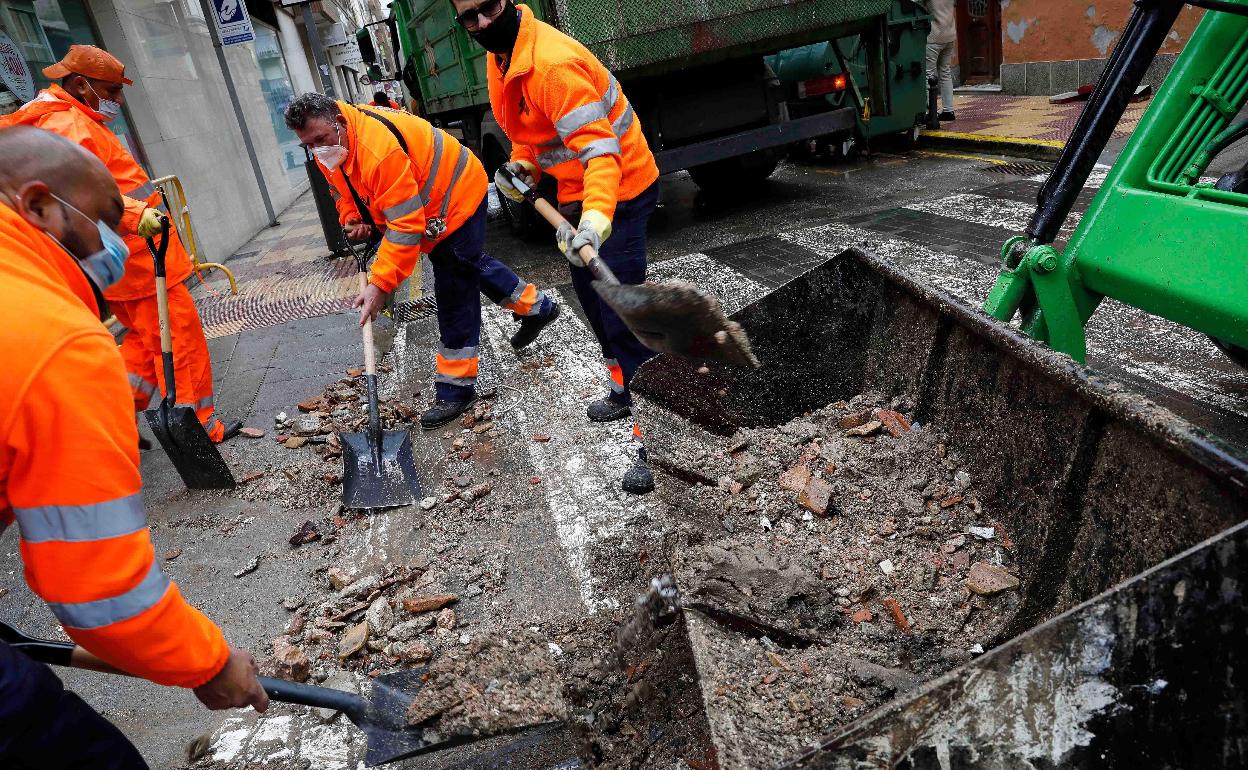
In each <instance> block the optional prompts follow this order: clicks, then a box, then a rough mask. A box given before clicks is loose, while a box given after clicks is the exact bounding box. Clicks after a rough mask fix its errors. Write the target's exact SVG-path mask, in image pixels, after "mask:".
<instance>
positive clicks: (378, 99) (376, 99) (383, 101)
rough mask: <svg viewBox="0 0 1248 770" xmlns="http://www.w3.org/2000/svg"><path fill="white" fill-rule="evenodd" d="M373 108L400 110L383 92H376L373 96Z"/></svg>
mask: <svg viewBox="0 0 1248 770" xmlns="http://www.w3.org/2000/svg"><path fill="white" fill-rule="evenodd" d="M372 106H373V107H389V108H390V109H392V110H401V109H403V108H402V107H400V106H399V103H398V102H396V101H394V100H393V99H391V98H390V96H389V95H388V94H387V93H386V92H385V91H377V92H376V93H374V94H373V102H372Z"/></svg>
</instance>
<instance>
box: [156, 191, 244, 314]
mask: <svg viewBox="0 0 1248 770" xmlns="http://www.w3.org/2000/svg"><path fill="white" fill-rule="evenodd" d="M152 184H153V185H155V186H156V187H157V188H158V189H159V190H160V191H161V192H162V193H163V194H164V196H165V202H166V204H167V205H168V207H169V215H170V217H171V218H172V221H173V226H174V228H175V229H176V230H177V231H178V237H179V238H181V239H182V246H183V247H185V248H186V253H187V254H190V255H191V264H192V265H193V266H194V268H195V272H196V273H202V272H203V271H205V270H220V271H221V272H223V273H225V277H226V278H228V279H230V293H231V294H238V281H236V280H234V273H233V271H231V270H230V269H229V268H228V267H226V266H225V265H222V264H221V263H219V262H208V261H206V260H205V259H204V256H203V253H202V252H201V251H200V247H199V241H198V240H196V238H195V226H194V224H192V222H191V209H190V206H189V205H187V202H186V191H185V190H183V189H182V182H181V181H179V180H178V177H177V176H175V175H172V174H171V175H169V176H162V177H160V178H159V179H153V180H152ZM200 278H201V279H202V278H203V276H202V275H201V276H200Z"/></svg>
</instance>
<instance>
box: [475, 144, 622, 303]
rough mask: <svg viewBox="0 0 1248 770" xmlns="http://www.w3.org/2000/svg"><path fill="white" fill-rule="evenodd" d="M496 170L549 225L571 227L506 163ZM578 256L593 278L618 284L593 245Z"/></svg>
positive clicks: (610, 283)
mask: <svg viewBox="0 0 1248 770" xmlns="http://www.w3.org/2000/svg"><path fill="white" fill-rule="evenodd" d="M498 171H499V173H501V174H502V175H503V178H504V179H506V180H507V181H508V182H509V183H510V184H511V186H512V187H514V188H516V190H518V191H519V192H520V194H521V195H523V196H524V199H525V200H526V201H528V202H529V203H531V204H533V208H535V209H537V213H539V214H541V215H542V218H543V219H545V220H546V221H547V222H549V223H550V225H551V227H553V228H555V229H556V230H558V229H559V228H560V227H563V226H564V225H568V226H569V227H571V224H570V223H569V222H568V220H567V219H564V217H563V215H562V214H560V213H559V209H557V208H555V207H554V206H552V205H550V201H548V200H546V199H545V198H543V197H542V196H540V195H538V194H537V190H534V189H533V188H532V187H529V186H528V185H527V184H525V183H524V180H523V179H521V178H520V177H518V176H516V175H515V174H513V173H511V169H509V168H507V166H506V164H504V165H502V166H499V167H498ZM580 257H581V261H582V262H584V263H585V267H587V268H589V272H590V273H592V274H593V276H594V279H595V280H598V281H602V282H603V283H605V284H608V285H610V286H619V285H620V280H619V279H618V278H616V277H615V273H613V272H611V268H609V267H607V263H606V262H603V261H602V259H601V258H600V257H599V256H598V252H597V251H595V250H594V247H593V246H589V245H585V246H582V247H581V250H580Z"/></svg>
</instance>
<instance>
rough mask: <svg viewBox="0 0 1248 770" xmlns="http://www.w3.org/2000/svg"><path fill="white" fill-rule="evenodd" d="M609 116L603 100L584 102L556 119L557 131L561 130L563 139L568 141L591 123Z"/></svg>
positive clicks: (560, 133) (560, 134)
mask: <svg viewBox="0 0 1248 770" xmlns="http://www.w3.org/2000/svg"><path fill="white" fill-rule="evenodd" d="M606 117H607V110H606V107H605V106H604V105H603V103H602V102H590V103H589V104H582V105H581V106H580V107H577V108H576V109H573V110H570V111H568V114H566V115H564V116H563V117H562V118H559V119H558V120H556V121H555V131H557V132H559V136H560V137H561V138H562V139H563V141H565V142H566V141H568V137H569V136H571V135H572V134H574V133H576V132H577V131H580V130H581V129H582V128H584V127H585V126H588V125H589V124H590V123H595V122H597V121H599V120H603V119H604V118H606Z"/></svg>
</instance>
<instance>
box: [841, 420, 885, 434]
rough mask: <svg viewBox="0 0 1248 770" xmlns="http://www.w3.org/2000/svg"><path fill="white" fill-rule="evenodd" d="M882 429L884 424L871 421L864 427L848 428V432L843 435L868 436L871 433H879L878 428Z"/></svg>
mask: <svg viewBox="0 0 1248 770" xmlns="http://www.w3.org/2000/svg"><path fill="white" fill-rule="evenodd" d="M882 427H884V424H883V423H881V422H880V421H879V420H872V421H871V422H868V423H866V424H864V425H859V426H858V427H857V428H850V429H849V430H847V431H845V435H846V436H870V435H871V434H873V433H877V432H879V430H880V428H882Z"/></svg>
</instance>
